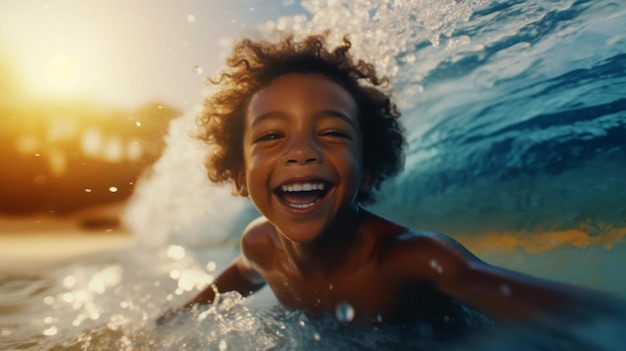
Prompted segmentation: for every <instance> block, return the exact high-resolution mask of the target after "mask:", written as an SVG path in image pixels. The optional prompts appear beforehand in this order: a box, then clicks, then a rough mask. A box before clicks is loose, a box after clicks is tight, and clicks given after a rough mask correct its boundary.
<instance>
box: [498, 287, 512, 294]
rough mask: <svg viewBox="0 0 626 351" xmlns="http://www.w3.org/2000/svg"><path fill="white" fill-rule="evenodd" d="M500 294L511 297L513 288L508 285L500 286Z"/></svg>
mask: <svg viewBox="0 0 626 351" xmlns="http://www.w3.org/2000/svg"><path fill="white" fill-rule="evenodd" d="M500 293H501V294H502V295H504V296H511V287H510V286H508V285H506V284H502V285H500Z"/></svg>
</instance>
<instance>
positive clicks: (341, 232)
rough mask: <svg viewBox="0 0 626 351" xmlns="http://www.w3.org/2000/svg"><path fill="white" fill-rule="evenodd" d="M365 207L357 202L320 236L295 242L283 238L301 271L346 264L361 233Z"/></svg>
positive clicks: (326, 268) (313, 270)
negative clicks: (306, 241) (361, 206)
mask: <svg viewBox="0 0 626 351" xmlns="http://www.w3.org/2000/svg"><path fill="white" fill-rule="evenodd" d="M362 212H364V210H362V209H361V208H360V207H359V206H358V205H357V204H355V205H354V206H352V207H351V208H349V209H347V210H346V211H345V212H344V213H343V214H341V215H339V216H337V218H336V219H335V221H334V224H333V225H331V226H330V227H329V228H328V229H326V230H325V232H324V233H322V234H321V235H320V236H319V237H318V238H317V239H315V240H314V241H312V242H308V243H295V242H293V241H289V240H287V239H285V238H284V237H281V240H282V241H283V247H284V248H285V250H286V252H287V254H288V255H289V257H290V258H291V260H292V262H293V263H294V264H295V266H296V267H297V269H298V270H299V271H300V272H301V273H316V272H318V273H321V274H324V273H329V272H331V271H333V270H335V269H337V268H338V267H341V266H342V263H344V259H345V258H346V257H349V256H350V255H349V254H347V252H348V250H349V249H350V248H351V247H353V243H354V242H355V240H356V237H357V236H358V234H359V227H360V222H361V220H360V217H361V215H362Z"/></svg>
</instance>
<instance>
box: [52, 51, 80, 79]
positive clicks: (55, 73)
mask: <svg viewBox="0 0 626 351" xmlns="http://www.w3.org/2000/svg"><path fill="white" fill-rule="evenodd" d="M77 75H78V72H77V67H76V63H75V62H74V61H73V60H72V59H71V58H69V57H68V56H66V55H65V54H57V55H56V56H55V57H54V58H53V59H52V61H51V62H50V65H49V66H48V79H49V80H50V82H51V83H53V84H56V85H60V86H63V85H67V84H71V83H73V82H74V81H75V80H76V78H77Z"/></svg>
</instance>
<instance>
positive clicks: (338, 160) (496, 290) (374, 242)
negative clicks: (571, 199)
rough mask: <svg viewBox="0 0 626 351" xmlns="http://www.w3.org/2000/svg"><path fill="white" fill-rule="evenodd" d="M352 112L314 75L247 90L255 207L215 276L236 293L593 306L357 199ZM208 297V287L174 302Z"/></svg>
mask: <svg viewBox="0 0 626 351" xmlns="http://www.w3.org/2000/svg"><path fill="white" fill-rule="evenodd" d="M357 111H358V109H357V106H356V103H355V101H354V100H353V98H352V97H351V96H350V94H349V93H348V92H347V91H346V90H344V89H343V88H342V87H341V86H340V85H338V84H336V83H334V82H333V81H331V80H330V79H328V78H326V77H324V76H322V75H317V74H288V75H284V76H281V77H278V78H276V79H275V80H274V81H272V82H271V83H270V84H269V85H267V86H266V87H264V88H262V89H261V90H259V91H258V92H257V93H256V94H254V95H253V97H252V99H251V101H250V103H249V105H248V109H247V113H246V128H245V135H244V140H243V146H244V160H245V169H243V170H242V171H241V172H240V173H239V174H238V177H237V179H236V186H237V191H238V192H239V194H240V195H242V196H249V197H250V199H251V200H252V202H253V203H254V205H255V206H256V207H257V209H258V210H259V211H260V212H261V214H262V215H263V217H261V218H259V219H257V220H255V221H253V222H252V223H250V225H249V226H248V227H247V228H246V230H245V231H244V233H243V236H242V239H241V249H242V253H241V254H240V255H239V256H238V257H237V258H236V259H235V260H234V261H233V262H232V263H231V264H230V265H229V266H228V267H227V268H226V269H225V270H224V271H223V272H222V273H221V274H220V276H219V277H218V278H217V279H216V280H215V282H214V284H215V286H216V287H217V289H218V290H219V291H220V292H226V291H233V290H234V291H238V292H239V293H241V294H242V295H244V296H246V295H249V294H251V293H253V292H255V291H257V290H258V289H260V288H261V287H263V286H264V285H265V284H267V285H269V287H270V288H271V289H272V291H273V292H274V294H275V295H276V297H277V298H278V300H279V301H280V302H281V303H282V304H283V305H284V306H286V307H287V308H291V309H304V310H307V311H309V312H310V313H312V314H321V313H326V312H328V313H334V312H335V308H336V307H337V305H338V304H340V303H349V304H350V305H351V306H352V307H353V308H354V310H355V319H354V321H355V322H362V323H379V322H383V323H395V322H412V321H417V320H427V321H431V322H436V321H438V320H441V319H443V318H446V317H449V318H455V317H457V313H458V309H457V305H456V304H455V303H454V302H453V301H460V302H462V303H465V304H467V305H469V306H471V307H474V308H476V309H477V310H479V311H482V312H484V313H486V314H488V315H490V316H491V317H494V318H496V319H498V320H502V321H517V320H527V319H529V318H535V317H538V316H541V315H545V314H549V313H555V312H561V311H563V310H566V309H568V307H571V306H581V305H583V306H591V305H594V306H596V307H598V306H599V305H602V304H599V303H598V302H599V301H600V299H599V298H598V295H597V294H595V293H591V292H589V291H586V290H582V289H578V288H573V287H569V286H565V285H561V284H556V283H551V282H546V281H543V280H540V279H536V278H532V277H528V276H525V275H521V274H517V273H514V272H511V271H507V270H503V269H499V268H496V267H493V266H490V265H488V264H486V263H484V262H482V261H481V260H479V259H478V258H476V257H475V256H474V255H472V254H471V253H470V252H468V251H467V250H466V249H465V248H464V247H462V246H461V245H460V244H458V243H457V242H456V241H454V240H452V239H451V238H449V237H447V236H445V235H442V234H438V233H431V232H425V231H418V230H415V229H411V228H407V227H404V226H402V225H399V224H396V223H393V222H391V221H389V220H387V219H384V218H381V217H379V216H376V215H374V214H372V213H370V212H368V211H366V210H363V209H362V208H360V207H359V206H358V204H357V203H356V200H355V199H356V197H357V195H358V193H359V192H360V191H367V170H365V169H363V162H362V159H363V157H364V155H362V152H361V149H362V143H363V141H362V139H361V132H360V129H359V128H360V127H359V124H358V120H357ZM214 298H215V292H214V290H213V289H212V288H210V287H209V288H207V289H205V290H204V291H202V292H201V293H200V294H198V295H197V296H196V297H195V298H194V299H192V300H191V301H189V302H188V303H187V304H186V305H184V306H183V308H187V307H189V306H193V305H194V304H196V303H210V302H212V301H213V300H214ZM170 315H171V313H167V314H165V315H164V316H162V317H161V319H160V321H163V320H165V319H167V318H168V316H170Z"/></svg>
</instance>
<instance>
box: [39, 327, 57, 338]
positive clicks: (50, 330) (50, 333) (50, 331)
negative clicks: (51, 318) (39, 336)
mask: <svg viewBox="0 0 626 351" xmlns="http://www.w3.org/2000/svg"><path fill="white" fill-rule="evenodd" d="M57 332H58V330H57V327H55V326H54V325H53V326H51V327H50V328H48V329H46V330H44V331H43V335H45V336H53V335H57Z"/></svg>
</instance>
